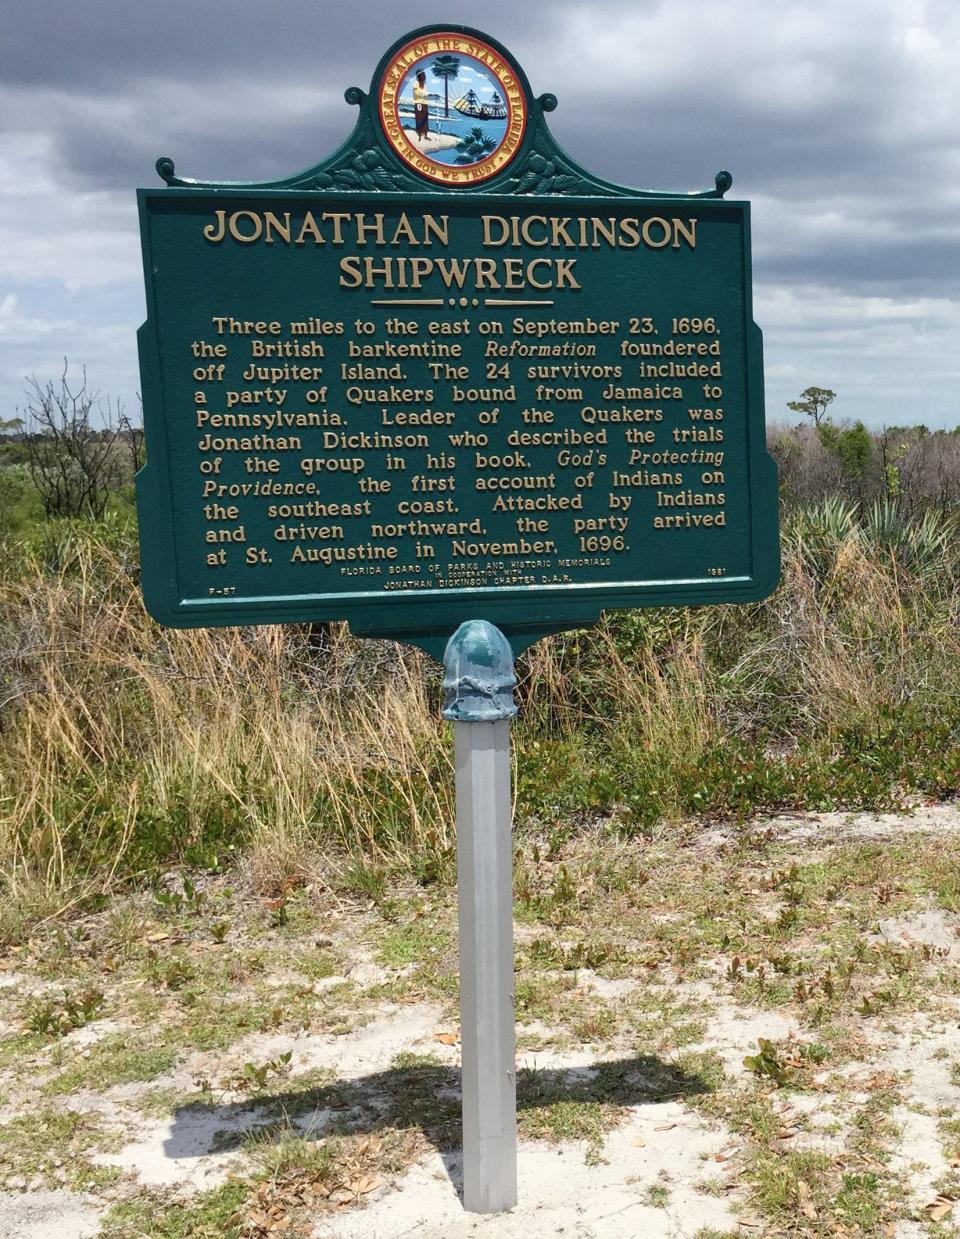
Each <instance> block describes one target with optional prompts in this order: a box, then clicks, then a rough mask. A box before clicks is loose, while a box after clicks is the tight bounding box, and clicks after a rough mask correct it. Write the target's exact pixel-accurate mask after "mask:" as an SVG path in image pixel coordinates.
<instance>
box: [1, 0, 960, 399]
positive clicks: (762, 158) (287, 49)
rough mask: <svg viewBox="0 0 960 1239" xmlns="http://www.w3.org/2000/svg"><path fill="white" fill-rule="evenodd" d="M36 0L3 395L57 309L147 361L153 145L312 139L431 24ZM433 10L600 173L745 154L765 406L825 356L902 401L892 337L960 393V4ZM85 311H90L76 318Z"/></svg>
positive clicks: (247, 162) (348, 120)
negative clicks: (498, 63)
mask: <svg viewBox="0 0 960 1239" xmlns="http://www.w3.org/2000/svg"><path fill="white" fill-rule="evenodd" d="M14 7H15V8H17V7H19V12H17V13H15V14H14V15H13V17H12V19H11V20H8V21H7V22H6V23H5V30H4V38H3V40H2V42H0V82H2V83H3V85H2V87H0V118H2V120H0V125H2V129H0V179H2V183H3V184H4V186H5V190H4V194H3V199H2V201H0V255H2V256H0V303H2V304H4V305H6V307H7V309H6V311H5V313H6V319H5V320H4V322H5V324H6V326H5V329H4V332H3V334H0V347H2V348H3V359H2V362H0V402H7V403H8V404H9V401H10V399H11V392H12V391H13V386H12V384H13V382H14V380H13V377H11V376H13V375H14V374H17V373H23V372H25V371H27V370H29V369H31V368H34V367H35V365H37V364H42V365H47V364H48V359H46V360H43V361H42V362H41V360H40V359H41V358H46V353H44V352H43V350H42V349H40V348H39V346H38V345H37V340H38V339H40V340H41V341H43V342H49V341H48V340H47V337H50V336H51V335H54V336H56V338H57V339H58V340H60V341H62V342H65V345H66V347H65V349H61V348H57V349H55V350H50V352H51V355H57V356H58V355H59V353H60V352H62V351H68V350H75V349H79V348H84V349H86V350H88V351H89V354H90V355H89V356H88V357H87V360H88V362H89V363H90V365H91V367H92V366H94V365H96V366H98V367H101V368H102V373H100V374H99V375H97V381H98V382H99V384H100V385H101V386H103V387H105V388H107V387H109V386H110V385H111V384H112V383H114V381H115V380H116V381H117V382H119V383H122V384H126V385H129V382H130V377H129V376H130V375H132V374H135V368H134V365H135V363H134V361H133V360H132V359H133V358H134V354H133V328H134V326H135V325H136V324H135V323H134V322H127V321H126V320H125V319H123V318H122V317H121V315H123V314H129V313H130V312H131V311H130V307H131V306H134V305H139V304H140V302H141V301H142V292H141V291H140V272H139V261H140V260H139V247H138V241H137V235H136V220H135V212H134V205H133V196H132V189H133V187H134V186H136V185H152V184H157V183H158V181H157V178H156V174H155V173H154V171H153V165H154V161H155V160H156V158H157V157H158V156H159V155H161V154H163V155H170V156H172V157H173V158H174V159H175V160H176V163H177V170H178V172H180V173H181V174H182V175H187V176H197V177H200V178H203V179H208V178H209V179H237V180H260V179H271V178H276V177H282V176H286V175H289V174H290V173H292V172H295V171H298V170H299V169H301V168H303V167H306V166H310V165H311V164H313V163H315V162H318V161H319V160H320V159H322V158H323V157H324V156H325V155H327V154H329V153H330V152H331V151H332V150H333V149H334V148H335V147H336V146H337V145H338V144H339V143H340V142H341V141H342V140H343V139H344V138H345V137H346V136H347V134H348V133H349V131H350V129H351V127H352V124H353V120H354V117H355V112H354V110H353V109H352V108H350V107H349V106H348V105H346V104H345V103H344V102H343V90H344V88H345V87H346V86H349V85H359V86H362V87H364V88H366V87H367V85H368V83H369V80H370V76H371V73H372V71H373V68H374V66H375V65H376V62H377V61H378V59H379V58H380V56H381V54H382V53H383V52H384V51H385V50H386V48H387V47H388V46H389V45H390V43H391V42H393V41H394V39H396V38H398V37H400V36H401V35H402V34H404V33H405V32H406V30H407V29H408V28H409V27H408V21H407V18H405V16H404V15H403V13H402V11H400V10H398V9H397V8H396V6H394V5H387V4H384V3H383V2H382V0H371V2H369V3H364V4H354V5H353V6H338V5H331V4H320V3H317V2H316V0H311V3H307V0H284V3H283V4H282V5H276V4H275V5H265V4H264V3H262V0H258V2H257V3H254V2H253V0H230V2H229V3H228V2H225V0H220V2H216V0H214V2H210V3H204V4H197V3H196V0H169V2H167V3H165V4H164V5H130V4H129V2H128V0H123V2H122V3H121V0H98V2H97V4H96V5H78V4H76V3H75V2H73V0H48V2H46V3H44V4H42V5H40V4H36V3H34V4H30V5H28V4H26V3H24V4H21V5H19V6H17V5H15V6H14ZM416 20H417V21H418V22H422V23H424V24H426V23H429V22H434V21H445V20H446V21H451V20H453V21H457V20H459V21H461V22H464V23H465V24H468V25H474V24H476V25H480V26H482V27H483V28H484V29H486V30H487V31H489V33H490V34H492V35H494V36H495V37H497V38H499V39H500V40H501V41H502V42H504V43H505V44H506V45H507V46H508V47H509V48H510V49H511V50H512V52H513V53H514V55H515V56H516V57H517V59H518V60H519V61H520V63H521V64H522V65H523V66H524V68H525V69H526V71H527V73H528V76H529V77H530V79H531V84H532V86H533V88H534V90H535V91H537V92H539V91H544V90H550V91H553V92H554V93H555V94H556V95H557V96H558V97H559V99H560V108H559V110H558V111H557V112H556V113H554V114H553V115H552V116H551V127H552V129H553V131H554V134H555V136H556V137H557V139H558V140H559V141H560V142H561V144H562V145H564V146H565V147H566V148H567V149H568V151H569V152H570V153H571V155H572V156H573V157H574V158H575V159H578V160H579V161H580V162H581V163H583V164H584V165H585V166H587V167H588V168H590V169H592V170H594V171H596V172H597V173H598V174H600V175H601V176H605V177H608V178H610V179H613V180H618V181H622V182H625V183H628V184H635V185H639V186H642V187H647V188H661V189H669V190H687V189H698V188H707V187H709V186H710V185H711V184H712V181H713V175H714V173H715V172H716V171H717V170H718V169H720V168H721V167H724V168H728V169H729V170H730V171H732V172H733V174H734V178H735V185H734V190H733V195H732V196H734V197H741V196H742V197H746V198H749V199H751V200H752V201H753V203H754V217H753V218H754V242H755V279H756V282H757V292H758V297H757V303H758V317H759V316H760V313H761V311H762V310H766V311H768V312H770V313H772V314H773V315H774V317H773V319H772V320H771V322H770V323H768V324H765V323H763V322H762V321H761V325H762V326H765V327H766V329H767V333H766V338H767V363H768V392H769V393H770V397H771V412H775V411H776V410H775V409H774V407H773V402H774V400H775V401H777V402H778V403H780V404H782V402H783V400H785V399H787V398H789V395H790V394H795V391H794V390H793V389H799V388H800V387H803V386H806V385H808V384H809V383H811V382H823V383H827V384H828V385H830V386H833V387H835V388H836V389H837V390H841V389H843V388H844V386H846V388H847V395H846V400H845V402H844V406H845V409H846V410H847V411H849V413H850V415H853V416H856V415H862V416H865V417H870V418H873V419H874V420H883V419H884V418H885V417H889V418H891V419H892V418H893V417H894V410H895V409H897V410H899V408H900V403H901V402H900V401H899V400H897V401H895V400H894V399H893V397H892V396H891V395H890V392H891V390H892V387H891V382H890V381H881V380H880V379H879V378H878V377H877V376H878V374H879V369H878V366H877V365H873V364H871V365H864V363H863V358H864V356H865V355H869V353H870V350H871V349H872V348H873V345H872V344H871V341H882V352H883V354H884V357H885V358H886V359H887V360H886V361H885V362H884V365H887V366H892V367H893V368H894V370H895V371H896V374H898V375H902V374H904V373H908V372H909V368H910V366H911V365H913V366H915V368H916V372H917V378H916V379H915V381H914V382H913V385H912V390H913V392H914V394H915V399H918V400H919V401H920V402H921V404H922V408H921V409H920V413H922V412H923V409H927V410H930V409H933V410H934V411H935V412H936V414H937V415H938V416H940V417H942V418H944V419H949V418H950V417H954V418H956V417H957V416H958V414H960V410H958V409H957V408H956V401H954V399H953V397H951V396H950V395H949V387H950V386H951V385H952V382H953V379H952V378H951V375H952V371H951V369H950V364H949V363H947V362H946V361H943V360H942V358H943V357H945V356H949V355H950V354H951V352H952V353H953V354H960V348H958V347H957V345H958V339H957V329H956V327H955V326H954V325H953V324H954V323H955V322H956V321H957V310H958V309H960V307H958V305H957V301H958V298H960V294H958V289H957V280H956V272H957V271H958V269H960V265H958V257H960V254H958V250H960V223H958V220H957V210H956V207H957V193H956V189H955V186H956V184H957V183H958V179H960V143H958V138H957V134H956V119H955V118H956V116H957V115H958V114H960V10H958V9H957V7H956V6H955V5H954V4H952V3H947V2H946V0H928V2H927V3H925V4H922V5H921V4H919V3H915V2H914V0H848V3H847V4H846V5H845V6H844V7H843V8H842V9H841V8H840V7H839V6H837V5H836V4H829V3H827V2H826V0H807V2H806V3H798V4H783V3H770V2H769V0H711V2H710V3H708V2H707V0H674V3H671V4H666V3H660V2H659V0H648V2H646V3H637V2H636V0H622V2H621V0H607V2H604V3H596V4H589V3H580V4H574V3H560V4H556V3H546V2H537V3H524V4H518V3H516V0H509V2H508V0H490V2H489V3H488V4H487V5H485V6H484V7H483V9H482V11H478V10H477V8H476V6H475V5H474V4H467V3H465V2H463V0H448V2H447V3H443V4H427V5H425V6H423V7H421V8H419V9H418V10H417V16H416ZM79 290H83V291H84V295H85V296H86V299H87V301H86V305H85V307H84V312H83V313H82V314H80V313H78V312H77V304H76V298H77V295H78V292H79ZM11 295H13V296H14V300H13V301H12V302H11V301H9V300H4V298H5V297H9V296H11ZM24 306H29V314H27V312H26V310H24V309H23V307H24ZM884 306H887V307H892V310H891V311H890V314H889V315H887V316H886V317H885V316H884V315H885V314H886V311H883V312H881V308H882V307H884ZM897 307H899V308H900V309H901V310H902V311H903V321H902V323H901V325H900V326H895V325H892V324H893V323H894V322H897V321H899V320H897V319H896V313H895V311H896V310H897ZM945 307H947V308H945ZM785 310H786V312H787V319H786V320H782V313H783V312H784V311H785ZM18 314H23V315H25V317H26V318H27V319H29V322H30V323H32V324H33V328H32V329H31V330H33V333H34V334H33V336H32V337H31V338H32V339H33V340H34V343H33V344H28V343H27V341H26V339H25V338H23V333H22V332H21V333H20V334H19V335H18V334H17V328H16V319H17V316H18ZM790 314H792V315H794V316H795V321H793V322H791V321H790V319H789V315H790ZM871 314H874V315H879V317H871ZM44 322H45V323H47V324H48V326H49V331H44V330H43V328H42V324H43V323H44ZM11 324H12V325H11ZM38 324H39V326H38ZM69 324H75V325H76V324H82V325H83V327H82V330H80V331H79V334H77V335H75V336H74V337H73V340H74V342H73V343H71V341H70V338H69V330H68V325H69ZM903 324H907V325H906V326H905V325H903ZM127 329H129V331H130V335H129V341H130V344H129V348H130V354H129V358H128V357H127V356H126V355H125V354H124V351H123V345H122V340H123V339H124V338H125V337H124V334H123V333H124V331H125V330H127ZM111 333H114V334H111ZM27 334H28V335H29V332H28V333H27ZM107 340H109V341H110V346H109V347H107V345H106V344H105V341H107ZM118 341H120V342H121V343H119V344H118ZM898 359H899V360H898ZM827 370H829V371H830V373H829V374H827V373H826V371H827ZM898 381H900V380H898ZM908 386H909V383H908ZM918 390H920V391H921V393H922V394H921V395H920V396H919V397H917V396H916V392H917V391H918ZM838 408H839V402H838ZM2 415H3V407H2V404H0V416H2ZM897 416H899V413H898V414H897ZM918 416H919V414H918ZM923 420H935V419H934V418H931V417H928V416H924V417H923Z"/></svg>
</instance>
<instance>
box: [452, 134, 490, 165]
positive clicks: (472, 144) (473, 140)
mask: <svg viewBox="0 0 960 1239" xmlns="http://www.w3.org/2000/svg"><path fill="white" fill-rule="evenodd" d="M496 149H497V144H496V142H494V140H493V138H491V137H488V136H487V135H486V134H484V132H483V130H482V129H481V128H480V126H479V125H475V126H474V127H473V129H471V130H470V132H469V133H468V134H467V136H466V137H465V138H464V139H463V141H462V142H458V143H457V150H458V151H460V152H461V153H460V154H459V155H458V156H457V158H456V160H455V161H454V162H456V163H459V164H464V163H476V162H477V160H478V159H482V158H483V157H484V155H489V154H490V152H491V151H495V150H496Z"/></svg>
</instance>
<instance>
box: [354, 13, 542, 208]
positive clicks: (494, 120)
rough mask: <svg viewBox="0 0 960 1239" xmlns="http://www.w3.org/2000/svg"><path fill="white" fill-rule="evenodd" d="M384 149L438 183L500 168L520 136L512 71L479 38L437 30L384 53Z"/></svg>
mask: <svg viewBox="0 0 960 1239" xmlns="http://www.w3.org/2000/svg"><path fill="white" fill-rule="evenodd" d="M378 105H379V113H380V122H381V124H382V125H383V131H384V133H385V135H386V138H387V142H388V143H389V145H390V147H391V149H392V150H393V151H394V152H395V153H396V154H397V155H398V156H399V157H400V159H402V160H403V162H404V163H405V164H407V165H408V166H409V167H411V168H413V169H414V171H416V172H418V173H419V174H420V175H421V176H423V177H425V178H426V179H427V180H429V181H432V182H434V183H435V184H438V185H447V186H458V185H463V186H466V185H476V184H478V183H479V182H482V181H487V180H489V179H490V178H491V177H493V176H496V175H497V173H499V172H501V171H502V170H503V169H504V168H505V167H506V166H507V164H508V163H509V162H510V161H511V159H513V157H514V155H516V153H517V151H518V150H519V148H520V145H521V143H522V142H523V136H524V133H525V131H526V127H527V99H526V95H525V93H524V89H523V86H522V85H521V78H520V74H519V72H518V71H517V69H516V68H515V67H514V65H512V64H511V63H510V61H509V60H508V59H507V57H506V56H505V55H504V54H503V53H502V52H500V51H498V50H497V49H496V48H494V47H492V46H491V45H490V44H489V43H487V42H485V41H484V40H483V39H480V38H477V37H476V36H474V35H469V34H464V33H458V32H457V31H453V30H450V31H444V30H441V31H437V32H434V33H431V34H424V35H421V36H420V37H419V38H415V39H411V40H410V41H409V42H408V43H405V44H404V45H403V47H401V48H399V49H398V51H397V52H396V53H395V54H394V55H393V56H392V57H391V59H390V61H389V62H388V64H387V66H386V68H385V70H384V72H383V74H382V76H381V78H380V83H379V87H378Z"/></svg>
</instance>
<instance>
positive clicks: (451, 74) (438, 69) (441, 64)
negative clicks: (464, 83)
mask: <svg viewBox="0 0 960 1239" xmlns="http://www.w3.org/2000/svg"><path fill="white" fill-rule="evenodd" d="M430 72H431V73H432V74H433V76H434V77H441V78H443V114H444V116H449V115H450V83H451V81H452V80H453V79H454V78H455V77H456V76H457V74H458V73H459V72H460V60H459V57H457V56H438V57H437V58H436V60H435V61H434V62H433V64H432V65H431V66H430Z"/></svg>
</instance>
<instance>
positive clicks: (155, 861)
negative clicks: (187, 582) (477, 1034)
mask: <svg viewBox="0 0 960 1239" xmlns="http://www.w3.org/2000/svg"><path fill="white" fill-rule="evenodd" d="M957 545H958V540H957V538H956V533H955V527H954V523H953V519H952V518H951V517H949V516H947V517H941V516H939V515H937V514H935V513H934V512H932V510H931V511H928V512H927V514H926V515H925V516H924V517H923V518H922V519H920V520H914V521H909V520H906V519H905V518H902V517H901V516H899V515H898V514H897V513H896V512H895V511H894V510H893V509H891V508H887V507H884V506H882V505H881V506H878V507H876V508H870V509H868V510H867V511H866V512H865V514H863V515H861V516H858V515H857V513H856V511H855V509H854V508H853V506H852V505H850V504H847V503H844V502H843V501H840V500H834V501H830V502H827V503H824V504H820V505H818V506H815V507H813V508H804V509H801V510H800V511H798V512H796V513H794V514H792V515H790V516H788V518H787V520H786V521H785V528H784V557H783V583H782V585H781V587H780V589H779V591H778V592H777V593H776V594H775V595H774V597H773V598H772V599H770V600H769V601H767V602H765V603H762V604H759V605H755V606H751V607H744V608H737V609H733V608H729V609H728V608H723V607H721V608H710V609H707V608H704V609H695V610H686V611H677V612H670V611H648V612H630V613H622V614H611V615H609V616H607V617H606V618H605V620H604V621H603V623H602V624H601V625H599V626H598V627H597V628H596V629H594V630H592V631H586V632H578V633H573V634H569V635H564V636H560V637H556V638H553V639H551V640H549V641H544V642H541V643H540V644H539V645H537V646H536V647H534V649H533V650H532V651H531V652H530V653H529V654H527V655H526V656H525V657H524V658H523V659H522V661H521V667H520V674H521V683H520V695H521V698H522V710H521V715H520V720H519V722H518V725H517V727H516V729H515V733H516V817H517V822H518V826H519V827H520V829H523V828H525V827H528V826H530V825H543V824H546V825H548V826H552V827H553V828H554V829H555V830H556V831H558V832H560V834H563V833H564V832H568V831H570V830H572V829H576V827H577V823H578V822H579V821H585V820H588V819H589V818H591V817H596V816H598V815H604V816H605V817H607V818H608V819H609V820H610V822H611V825H612V828H613V829H615V830H617V831H620V832H622V833H624V834H626V835H629V834H631V833H633V832H637V831H640V832H644V831H649V830H651V829H652V828H653V827H655V826H656V824H657V823H658V822H661V821H664V820H668V821H669V820H679V819H682V818H684V817H686V816H690V815H699V816H701V817H703V816H708V817H710V816H712V817H736V818H741V819H745V818H747V817H749V816H750V815H751V814H753V813H756V812H758V811H761V810H771V809H801V808H807V809H829V808H832V807H850V808H856V807H864V808H866V807H873V808H894V807H897V806H900V805H902V804H903V803H905V802H906V801H907V800H909V798H910V797H912V796H915V795H917V794H921V795H929V796H944V795H949V794H952V792H953V791H954V790H955V788H956V787H957V782H958V774H960V629H958V626H957V614H958V607H960V589H958V577H957V571H958V555H957V550H956V548H957ZM4 565H5V568H4V575H3V579H2V581H0V667H2V672H3V685H4V687H3V693H2V698H0V701H2V710H0V728H2V729H0V871H2V874H3V883H4V886H5V893H4V899H3V904H2V906H3V912H2V924H0V932H2V934H3V936H4V937H6V938H7V939H8V940H15V939H16V938H17V936H18V935H19V934H21V933H22V932H23V927H24V926H25V925H27V924H29V923H30V922H31V921H33V920H36V919H43V918H45V917H48V916H50V915H53V914H56V913H57V912H58V911H60V910H62V909H66V908H70V907H78V906H81V905H85V906H89V904H90V901H96V899H97V898H98V897H100V896H102V895H103V893H104V892H105V891H107V890H110V889H112V888H114V887H115V886H116V885H117V884H118V883H123V882H129V881H134V882H143V881H149V882H150V883H156V881H157V878H158V875H159V874H160V873H162V871H163V868H164V866H167V865H171V864H177V865H182V864H185V865H192V866H199V867H201V868H206V869H216V868H222V867H224V866H229V864H230V863H231V861H232V860H233V859H234V858H235V857H236V856H237V855H238V854H239V853H242V854H243V855H244V856H245V858H246V861H247V866H248V872H249V873H251V874H252V875H253V879H254V881H255V883H256V885H257V886H258V888H259V889H261V890H262V891H263V892H264V893H266V894H269V895H272V896H275V897H278V898H280V897H282V896H283V894H284V892H285V891H287V890H288V889H290V888H292V887H295V886H296V885H298V884H301V883H305V882H310V881H312V880H314V879H315V878H316V876H317V874H318V872H319V868H318V866H319V867H320V868H322V867H323V866H320V862H319V858H320V857H323V858H324V860H325V862H327V863H328V862H329V861H330V858H331V857H338V858H339V862H338V871H339V874H340V878H341V879H342V881H343V882H344V883H346V884H347V885H348V886H352V887H353V888H354V889H355V890H356V891H357V892H359V893H366V894H376V892H377V890H378V887H379V886H380V885H382V882H383V880H384V874H385V873H386V872H388V871H389V870H390V869H391V868H396V867H400V868H401V869H403V870H404V871H405V872H408V873H410V874H412V875H414V876H415V877H416V878H417V879H418V880H420V881H421V882H426V883H429V882H432V881H449V880H450V879H452V877H453V874H454V863H453V847H454V836H453V803H452V777H451V774H452V772H451V766H450V749H451V746H450V741H449V735H448V733H447V728H446V725H445V724H444V723H443V722H442V721H441V720H440V718H439V705H440V670H439V668H438V667H436V665H434V664H432V663H430V662H429V660H427V659H426V658H425V657H424V656H422V655H420V654H419V653H417V652H415V651H411V650H406V649H402V648H401V647H399V646H396V645H393V644H390V643H385V642H360V641H357V640H354V639H353V638H352V637H351V636H350V635H349V634H348V633H347V632H346V631H345V629H344V628H343V626H341V625H330V626H318V627H316V628H310V627H308V626H302V627H288V628H259V629H238V630H225V631H186V632H171V631H164V630H162V629H160V628H159V627H158V626H157V625H156V624H154V623H153V621H152V620H150V619H149V618H148V617H147V616H146V615H145V613H144V611H143V607H142V603H141V601H140V595H139V587H138V579H137V555H136V549H135V544H134V542H133V536H132V531H131V530H130V527H129V525H128V524H126V523H124V521H123V520H122V519H120V518H117V519H115V520H113V521H112V522H111V521H107V522H99V523H96V524H87V523H84V522H57V523H56V524H53V525H48V526H46V527H44V528H42V529H41V530H40V532H39V533H38V534H37V535H36V536H35V537H33V538H24V537H21V538H14V539H10V540H8V542H7V545H6V552H5V555H4ZM518 893H519V897H520V902H521V906H522V905H523V904H524V903H526V902H535V901H537V900H542V899H543V898H544V896H543V894H542V892H537V891H531V892H526V891H524V890H523V889H522V888H521V889H520V891H519V892H518ZM189 897H190V896H189V894H188V895H183V894H180V895H178V896H177V898H180V899H189ZM556 897H557V895H556V892H554V893H553V894H552V895H551V896H550V898H553V899H555V898H556ZM277 915H278V916H282V915H283V904H282V902H281V903H280V904H278V905H277ZM229 928H230V927H229V923H228V922H226V921H225V920H224V918H223V917H220V916H216V915H211V917H210V927H209V933H210V935H211V937H212V938H214V939H216V938H217V937H218V936H220V937H224V936H227V935H228V934H229ZM390 949H392V950H394V951H395V952H399V953H403V952H404V951H405V950H406V951H408V952H413V954H417V953H418V952H419V951H420V944H419V943H418V942H412V943H410V944H407V945H406V946H405V945H404V943H403V942H397V943H395V944H394V946H393V947H392V948H390ZM50 1018H67V1019H72V1018H74V1017H73V1016H71V1015H70V1013H69V1012H61V1013H60V1014H51V1017H50Z"/></svg>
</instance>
